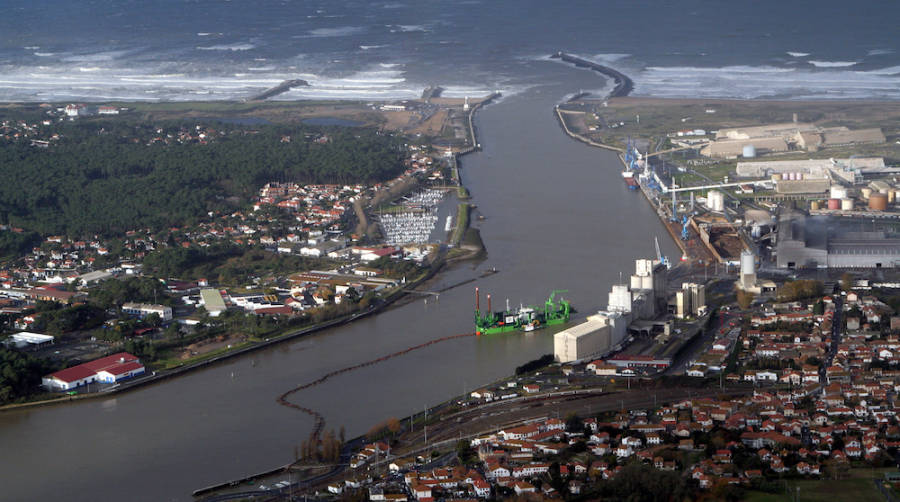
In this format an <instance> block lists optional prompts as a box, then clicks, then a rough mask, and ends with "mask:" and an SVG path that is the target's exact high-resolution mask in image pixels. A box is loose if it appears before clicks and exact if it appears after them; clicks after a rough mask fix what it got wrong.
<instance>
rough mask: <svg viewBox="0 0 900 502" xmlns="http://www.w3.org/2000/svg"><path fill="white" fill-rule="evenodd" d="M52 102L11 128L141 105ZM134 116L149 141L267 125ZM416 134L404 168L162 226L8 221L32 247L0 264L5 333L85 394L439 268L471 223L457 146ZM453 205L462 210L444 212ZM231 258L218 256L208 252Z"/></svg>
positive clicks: (309, 139)
mask: <svg viewBox="0 0 900 502" xmlns="http://www.w3.org/2000/svg"><path fill="white" fill-rule="evenodd" d="M39 110H41V112H42V113H43V114H44V115H46V116H48V117H50V118H49V119H42V120H40V121H35V122H33V123H32V122H29V121H28V120H5V121H3V122H2V127H0V133H2V136H0V137H2V138H3V139H5V140H6V141H8V142H10V143H12V144H18V145H21V146H22V147H23V148H31V149H37V150H40V149H44V148H49V147H52V146H54V145H55V144H56V143H55V142H58V141H66V139H67V132H65V131H67V129H59V127H58V126H56V124H58V123H59V124H77V123H78V122H79V121H82V120H88V118H90V119H96V118H97V117H101V119H102V117H103V116H111V115H118V114H119V112H120V111H121V112H122V113H124V114H126V115H127V113H128V110H127V109H123V110H120V109H119V108H115V107H105V106H100V107H99V108H98V107H87V106H84V105H67V106H65V107H51V106H44V105H41V107H39ZM113 111H115V113H113ZM86 117H87V118H86ZM69 127H72V126H69ZM124 131H125V133H126V134H127V135H126V136H123V137H122V138H120V139H119V141H124V142H126V143H129V144H134V145H142V146H143V148H148V149H157V148H172V147H178V146H182V147H187V148H204V147H207V146H209V145H211V144H213V143H216V142H219V141H225V142H227V141H234V140H235V139H234V138H241V137H248V136H253V135H255V134H257V133H258V130H256V129H255V128H248V127H246V126H237V127H236V126H229V125H224V124H219V125H218V126H217V125H209V124H206V123H197V124H196V125H193V126H185V125H181V126H177V127H172V126H171V125H159V126H148V125H144V124H142V125H138V126H129V127H127V128H125V129H124ZM100 134H101V135H102V134H104V129H103V128H101V129H100ZM298 136H299V137H298ZM278 141H279V143H280V144H290V143H291V142H305V143H308V144H310V145H323V146H328V145H329V144H330V143H332V141H334V140H333V138H331V137H330V136H329V134H328V133H327V132H310V131H305V132H302V133H301V134H299V135H290V134H282V135H280V138H279V139H278ZM403 149H404V151H403V154H402V158H401V161H400V162H401V166H400V168H399V169H398V171H399V174H398V175H397V176H396V177H394V178H392V179H388V180H386V181H384V182H376V183H354V184H300V183H294V182H281V181H269V182H266V183H264V184H262V186H260V187H259V188H258V190H257V193H256V194H255V195H254V196H252V197H250V200H249V203H248V204H247V205H246V206H244V207H238V208H235V209H234V210H227V209H226V210H217V211H216V210H211V211H208V213H207V214H204V215H202V217H200V218H197V220H196V221H195V222H194V223H192V224H190V225H185V226H170V227H168V228H166V229H164V230H163V231H160V230H159V229H153V228H139V227H137V228H130V229H128V230H127V231H125V232H124V233H123V234H122V235H112V236H110V235H106V236H104V235H100V234H95V235H93V236H84V237H86V238H73V237H72V236H69V235H49V236H45V237H40V238H38V237H37V236H36V234H35V233H34V232H31V231H29V230H27V229H24V228H21V227H17V226H15V225H11V224H4V225H2V226H0V233H2V235H0V237H3V239H5V241H7V242H11V243H12V245H13V246H16V247H17V249H18V250H19V252H21V254H18V255H13V256H10V257H9V258H11V259H8V260H6V261H4V264H3V266H2V270H0V278H2V284H0V303H2V306H0V307H2V314H3V316H4V320H5V327H6V329H7V330H9V331H11V332H12V335H11V336H10V337H8V339H7V340H6V344H7V345H8V346H9V347H14V348H16V349H17V350H22V351H25V352H26V353H27V354H29V355H30V356H32V357H35V358H38V359H44V360H46V361H50V363H49V364H45V367H47V368H51V369H52V368H59V369H58V371H55V372H53V373H50V374H47V375H44V377H43V385H42V387H43V389H44V390H45V391H52V392H57V393H58V392H66V393H68V394H69V395H72V396H74V395H77V394H79V393H80V394H84V393H88V394H90V393H96V392H109V391H110V390H114V389H117V388H118V387H119V386H120V384H122V383H127V382H128V381H130V380H133V379H136V378H138V377H140V378H139V379H142V380H147V379H152V378H153V377H154V376H155V375H156V374H157V371H159V370H167V369H172V368H179V367H185V366H190V365H192V364H194V363H197V362H203V361H205V360H208V359H210V358H214V357H218V356H221V355H222V354H227V353H230V352H234V351H236V350H240V349H245V348H247V347H251V346H253V345H255V344H259V343H263V342H268V341H271V340H272V339H276V338H278V337H279V336H281V335H284V334H285V333H286V332H288V331H291V330H293V331H294V332H296V330H297V328H298V327H299V328H303V327H314V326H315V325H317V324H319V323H322V322H325V321H330V320H332V319H339V318H342V317H346V316H348V315H352V314H354V313H366V312H368V311H370V310H371V309H373V308H375V307H376V305H383V304H386V303H388V302H390V301H392V300H393V299H396V298H397V297H398V293H400V292H402V290H404V288H407V287H410V286H411V285H412V284H414V283H415V282H416V281H418V280H420V279H421V278H423V277H425V276H427V275H429V273H430V272H429V270H431V269H432V268H433V267H437V268H439V267H440V262H441V261H442V260H443V259H444V256H445V255H446V254H447V251H448V250H450V249H452V248H454V247H456V246H458V245H459V243H460V239H461V238H462V236H464V234H465V229H457V225H456V223H458V222H459V221H460V218H459V216H458V215H457V212H458V211H457V207H456V206H457V204H456V202H457V186H456V184H457V180H455V179H451V176H453V174H452V170H451V168H450V165H451V164H452V162H453V159H452V158H448V157H447V155H448V154H449V155H451V156H452V155H453V152H452V150H449V149H447V148H445V147H442V148H440V149H434V148H431V147H429V146H428V145H423V144H421V143H408V144H405V145H404V146H403ZM430 187H435V188H430ZM448 194H449V195H448ZM445 200H446V201H447V202H446V203H445ZM461 204H462V203H461ZM442 207H446V209H444V210H443V211H444V212H446V213H447V216H446V217H442V218H441V221H440V224H439V222H438V221H437V219H438V218H437V214H438V211H439V208H442ZM459 211H462V208H460V210H459ZM462 223H463V224H464V225H465V224H466V221H464V220H463V222H462ZM462 254H463V255H464V254H465V253H462ZM457 256H459V253H458V252H457ZM217 261H218V263H220V265H219V266H218V267H210V266H208V265H207V263H208V262H217ZM119 283H122V284H128V286H126V287H125V288H124V290H122V289H117V288H118V286H116V287H112V289H117V290H116V292H115V293H113V295H114V297H110V296H108V293H109V291H104V289H105V288H110V287H111V286H110V284H119ZM104 284H105V286H104ZM224 318H228V319H235V318H247V319H249V320H248V321H246V322H252V324H253V325H254V326H256V328H255V330H253V331H252V332H246V331H244V332H240V331H234V330H230V329H227V328H225V325H226V321H223V320H222V319H224ZM123 349H124V350H125V352H121V354H122V355H121V356H120V354H119V352H118V351H122V350H123ZM129 351H130V352H134V354H132V353H129ZM123 358H124V359H123ZM120 359H123V360H122V361H119V360H120ZM107 360H110V361H113V360H115V361H119V362H117V363H116V364H115V365H110V364H106V363H105V362H104V361H107ZM103 371H105V373H103ZM35 397H36V398H38V399H44V398H46V397H47V396H43V395H40V394H37V395H35Z"/></svg>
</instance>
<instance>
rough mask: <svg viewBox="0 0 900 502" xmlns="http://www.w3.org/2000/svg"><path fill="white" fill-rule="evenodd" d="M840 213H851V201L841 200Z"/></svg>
mask: <svg viewBox="0 0 900 502" xmlns="http://www.w3.org/2000/svg"><path fill="white" fill-rule="evenodd" d="M841 210H842V211H853V199H841Z"/></svg>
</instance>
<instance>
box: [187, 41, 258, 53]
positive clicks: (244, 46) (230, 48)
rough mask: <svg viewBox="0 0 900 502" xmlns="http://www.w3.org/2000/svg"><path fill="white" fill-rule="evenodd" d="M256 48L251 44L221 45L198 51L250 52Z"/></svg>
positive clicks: (200, 48)
mask: <svg viewBox="0 0 900 502" xmlns="http://www.w3.org/2000/svg"><path fill="white" fill-rule="evenodd" d="M255 48H256V46H255V45H253V44H251V43H240V44H221V45H209V46H206V47H197V49H198V50H201V51H232V52H234V51H249V50H251V49H255Z"/></svg>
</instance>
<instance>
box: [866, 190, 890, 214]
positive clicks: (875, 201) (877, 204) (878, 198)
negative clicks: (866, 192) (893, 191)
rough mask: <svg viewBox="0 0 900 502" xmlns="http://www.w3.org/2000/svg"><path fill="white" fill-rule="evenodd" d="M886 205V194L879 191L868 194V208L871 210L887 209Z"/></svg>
mask: <svg viewBox="0 0 900 502" xmlns="http://www.w3.org/2000/svg"><path fill="white" fill-rule="evenodd" d="M887 205H888V200H887V195H885V194H883V193H880V192H879V193H873V194H872V195H870V196H869V209H871V210H873V211H887Z"/></svg>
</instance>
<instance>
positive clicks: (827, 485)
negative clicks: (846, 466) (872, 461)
mask: <svg viewBox="0 0 900 502" xmlns="http://www.w3.org/2000/svg"><path fill="white" fill-rule="evenodd" d="M883 472H884V470H883V469H853V470H852V471H851V472H850V478H849V479H843V480H840V481H836V480H832V479H823V480H788V481H786V483H787V485H788V487H789V488H788V490H789V492H790V493H781V494H774V493H764V492H758V491H748V492H747V495H746V496H745V497H744V499H743V500H745V501H747V502H793V501H795V500H797V501H798V502H822V501H827V502H832V501H834V502H836V501H841V500H851V501H853V502H884V500H885V499H884V497H883V496H882V495H881V492H879V491H878V488H877V487H876V486H875V483H874V481H873V479H875V478H881V477H882V476H883ZM798 487H799V488H800V491H799V492H798V491H797V488H798Z"/></svg>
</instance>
